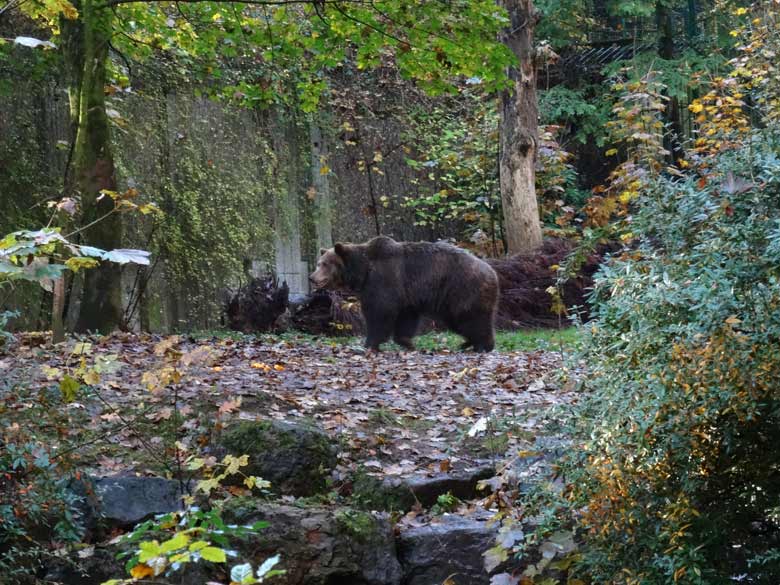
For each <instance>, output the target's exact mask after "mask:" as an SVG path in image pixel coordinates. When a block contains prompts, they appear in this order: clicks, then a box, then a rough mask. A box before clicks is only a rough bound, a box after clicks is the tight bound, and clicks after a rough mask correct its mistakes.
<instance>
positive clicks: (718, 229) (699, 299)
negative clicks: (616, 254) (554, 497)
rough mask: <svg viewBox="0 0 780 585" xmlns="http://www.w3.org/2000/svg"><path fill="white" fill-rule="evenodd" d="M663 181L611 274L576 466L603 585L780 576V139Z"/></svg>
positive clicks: (591, 553) (587, 534)
mask: <svg viewBox="0 0 780 585" xmlns="http://www.w3.org/2000/svg"><path fill="white" fill-rule="evenodd" d="M714 169H715V170H714V171H713V172H711V173H710V174H709V175H708V176H707V177H706V178H705V179H697V178H695V177H694V178H690V179H685V180H680V179H662V180H659V182H658V183H657V184H656V185H655V187H654V188H653V190H652V191H651V192H649V193H647V194H645V195H644V196H643V199H642V200H641V201H640V206H639V211H638V213H637V214H636V216H635V217H634V219H633V228H632V230H633V233H634V235H635V236H637V238H638V242H639V243H638V246H637V247H636V248H635V249H632V250H629V251H627V252H626V253H625V254H624V255H623V257H621V258H620V259H617V260H616V261H614V262H613V263H612V264H611V265H609V266H608V267H606V268H604V269H603V271H602V273H601V274H600V276H599V277H598V279H597V282H596V287H595V291H594V298H595V300H596V301H597V303H596V308H595V319H594V321H593V322H592V323H591V324H590V325H588V326H587V328H588V329H589V330H590V340H589V344H588V348H587V349H586V350H585V356H584V357H585V359H586V360H587V362H588V364H589V376H588V378H587V382H586V385H587V394H585V395H584V396H583V399H582V400H581V401H580V403H579V405H577V406H576V407H575V412H574V415H575V416H574V417H573V418H572V424H574V425H575V436H576V437H577V444H578V446H579V447H580V448H578V449H574V450H572V451H573V453H572V455H570V459H569V461H568V462H567V464H566V465H565V467H564V469H565V471H566V483H567V485H568V490H567V491H566V492H565V493H566V494H567V495H568V500H569V504H568V506H569V511H570V512H571V511H576V514H575V517H576V518H577V523H578V525H579V527H580V528H581V529H582V532H581V534H582V535H583V536H584V538H585V546H584V547H583V551H582V552H583V556H582V559H581V565H580V567H581V569H583V570H584V572H585V573H586V574H588V575H589V576H590V578H592V579H593V580H594V582H598V583H637V584H639V583H642V584H659V585H660V584H668V583H699V584H704V583H707V584H713V583H727V582H731V581H732V579H733V578H740V577H739V576H740V575H742V577H741V579H744V580H746V582H750V583H767V584H770V583H773V584H774V583H778V582H779V581H778V579H780V310H779V309H780V135H778V134H777V133H773V132H770V131H764V132H761V133H756V134H755V135H753V136H752V138H751V139H750V141H749V144H748V145H747V148H745V149H742V150H740V151H737V152H734V151H732V152H728V153H725V154H722V155H720V157H719V158H718V159H717V164H716V165H714Z"/></svg>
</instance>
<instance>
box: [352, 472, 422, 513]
mask: <svg viewBox="0 0 780 585" xmlns="http://www.w3.org/2000/svg"><path fill="white" fill-rule="evenodd" d="M350 504H351V505H353V506H354V507H355V508H358V509H361V510H381V511H383V512H391V513H392V512H406V511H407V510H410V509H411V508H412V506H414V504H415V498H414V495H413V494H412V493H411V492H410V491H409V490H408V489H407V488H405V487H403V486H397V487H396V486H391V485H388V484H387V483H384V482H383V481H382V480H381V479H380V478H378V477H376V476H373V475H369V474H368V473H367V472H366V470H365V469H363V468H361V469H358V471H357V473H356V474H355V476H354V478H353V480H352V495H351V497H350Z"/></svg>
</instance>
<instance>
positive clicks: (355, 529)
mask: <svg viewBox="0 0 780 585" xmlns="http://www.w3.org/2000/svg"><path fill="white" fill-rule="evenodd" d="M335 519H336V522H337V523H338V525H339V527H340V528H341V529H342V530H344V531H345V532H347V533H348V534H349V536H350V537H351V538H353V539H355V540H357V541H358V542H364V543H365V542H371V541H373V540H375V539H376V537H377V524H376V520H375V519H374V517H373V516H372V515H371V514H369V513H368V512H362V511H360V510H353V509H351V508H345V509H343V510H339V511H338V512H336V514H335Z"/></svg>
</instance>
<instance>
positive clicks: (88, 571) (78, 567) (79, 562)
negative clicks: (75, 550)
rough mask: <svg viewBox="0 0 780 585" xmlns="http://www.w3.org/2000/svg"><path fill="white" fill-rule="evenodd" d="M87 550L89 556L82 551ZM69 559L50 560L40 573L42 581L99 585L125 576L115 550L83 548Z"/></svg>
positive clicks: (64, 584)
mask: <svg viewBox="0 0 780 585" xmlns="http://www.w3.org/2000/svg"><path fill="white" fill-rule="evenodd" d="M85 552H89V553H90V554H89V556H85V555H84V554H83V553H85ZM72 557H73V558H71V559H68V560H66V559H56V560H52V561H51V562H50V563H49V564H48V565H47V566H46V568H45V570H44V573H43V574H42V575H40V576H41V577H42V578H43V582H44V583H58V584H59V583H61V584H62V585H100V584H101V583H103V582H104V581H108V580H109V579H115V578H119V577H123V576H125V569H124V562H122V561H119V560H117V559H116V553H115V551H110V550H108V549H92V550H91V551H90V549H83V550H82V555H79V554H73V555H72Z"/></svg>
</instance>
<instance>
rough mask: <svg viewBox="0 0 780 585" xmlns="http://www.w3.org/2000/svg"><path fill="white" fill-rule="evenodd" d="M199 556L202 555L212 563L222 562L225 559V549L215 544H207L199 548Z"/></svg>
mask: <svg viewBox="0 0 780 585" xmlns="http://www.w3.org/2000/svg"><path fill="white" fill-rule="evenodd" d="M200 556H201V557H203V559H204V560H206V561H210V562H212V563H224V562H226V561H227V556H226V555H225V551H224V550H222V549H221V548H217V547H216V546H207V547H205V548H202V549H200Z"/></svg>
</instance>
